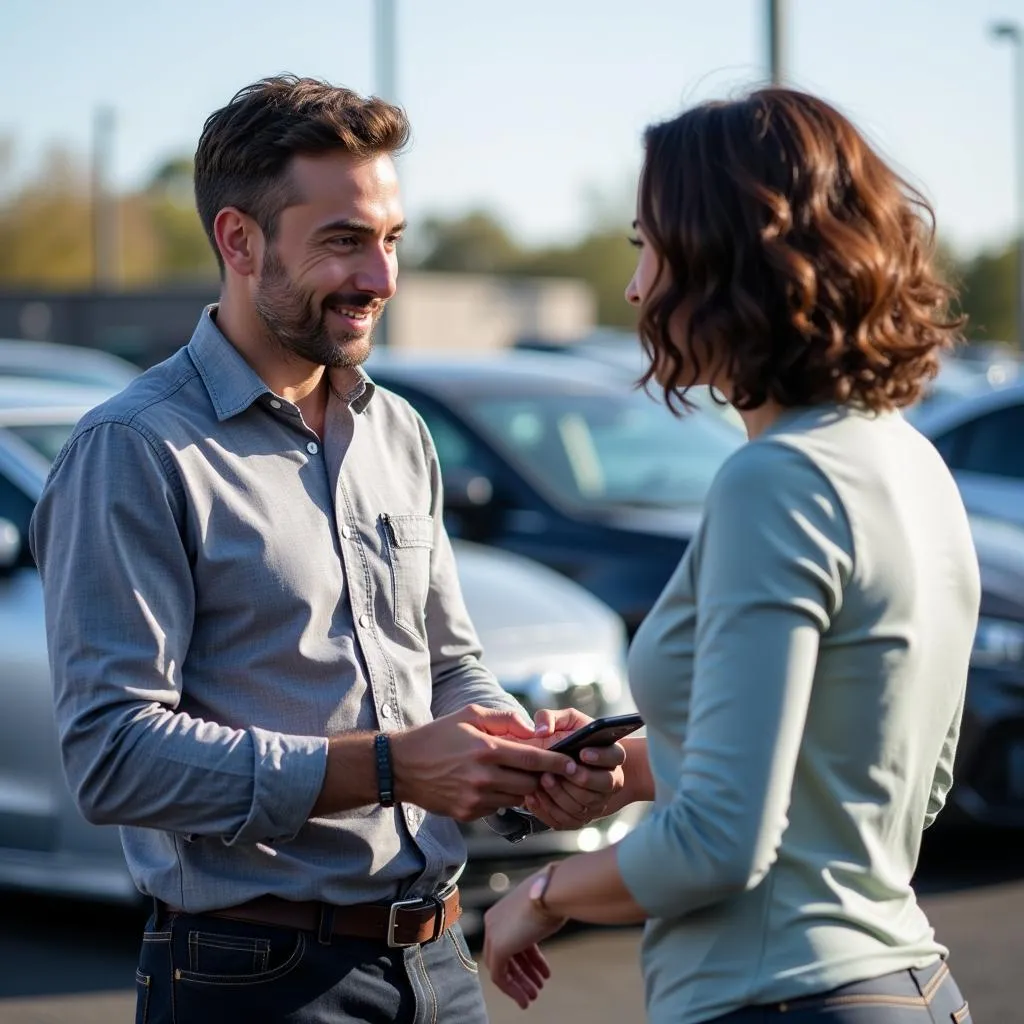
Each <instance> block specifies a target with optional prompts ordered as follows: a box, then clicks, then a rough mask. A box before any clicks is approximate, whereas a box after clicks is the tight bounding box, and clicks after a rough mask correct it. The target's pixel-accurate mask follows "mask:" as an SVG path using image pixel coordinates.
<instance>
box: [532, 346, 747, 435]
mask: <svg viewBox="0 0 1024 1024" xmlns="http://www.w3.org/2000/svg"><path fill="white" fill-rule="evenodd" d="M515 347H516V348H517V349H518V350H519V351H524V352H545V353H548V354H550V355H562V356H572V357H574V358H577V359H587V360H590V361H591V362H596V363H600V364H602V365H603V366H607V367H610V368H611V369H614V370H618V371H619V373H621V374H622V378H623V381H624V382H627V383H630V384H631V383H633V382H635V381H636V380H638V379H639V378H640V376H641V375H642V374H643V373H644V371H645V370H646V369H647V365H648V360H647V356H646V354H645V353H644V350H643V347H642V346H641V344H640V340H639V338H638V337H637V335H636V332H635V331H632V332H631V331H625V330H622V329H620V328H616V327H599V328H597V329H596V330H594V331H591V333H590V334H587V335H585V336H584V337H582V338H578V339H576V340H575V341H558V340H552V339H544V338H529V337H524V338H520V339H519V340H518V341H517V342H516V346H515ZM650 387H651V389H652V392H653V393H654V394H658V386H657V384H653V383H652V384H651V385H650ZM686 397H687V401H689V402H690V403H692V404H693V405H694V406H696V407H697V408H698V409H700V410H702V411H703V412H710V413H713V414H714V415H715V416H720V417H721V418H722V419H723V420H725V421H726V423H728V424H730V425H731V426H733V427H735V428H736V429H737V430H740V431H742V432H743V433H744V434H746V428H745V427H744V426H743V420H742V419H740V415H739V413H738V412H736V410H735V409H734V408H733V407H732V406H731V405H729V404H728V403H727V402H724V401H723V400H722V398H721V396H720V395H719V396H717V398H716V396H715V394H714V393H713V392H712V390H711V388H709V387H705V386H703V385H696V386H694V387H692V388H690V390H689V392H688V394H687V396H686Z"/></svg>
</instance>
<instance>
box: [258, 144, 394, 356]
mask: <svg viewBox="0 0 1024 1024" xmlns="http://www.w3.org/2000/svg"><path fill="white" fill-rule="evenodd" d="M290 173H291V183H292V186H293V188H294V189H295V191H296V193H297V195H298V196H299V200H298V202H297V203H295V204H293V205H291V206H287V207H285V208H284V209H283V210H282V211H281V212H280V213H279V215H278V221H277V233H276V235H275V238H274V241H273V243H272V244H271V245H269V246H268V247H267V249H266V251H265V253H264V258H263V266H262V271H261V273H260V276H259V279H258V281H257V282H256V289H255V294H254V303H255V307H256V313H257V315H258V316H259V318H260V320H262V322H263V324H264V325H265V326H266V328H267V331H268V333H269V334H270V335H271V337H273V338H274V339H275V340H276V341H278V342H279V343H280V344H281V345H282V346H283V347H284V348H285V349H287V350H288V351H289V352H291V353H292V354H293V355H296V356H298V357H299V358H301V359H304V360H307V361H308V362H310V363H315V364H317V365H319V366H358V365H359V364H360V363H362V362H364V361H365V359H366V358H367V356H368V355H369V354H370V349H371V347H372V340H371V334H372V332H373V325H374V324H375V323H376V321H377V320H378V319H379V318H380V315H381V313H382V312H383V309H384V304H385V303H386V302H387V300H388V299H390V298H391V296H392V295H394V294H395V286H396V282H397V277H398V259H397V253H396V246H397V242H398V239H399V237H400V235H401V233H402V230H403V229H404V227H405V222H404V219H403V215H402V205H401V200H400V197H399V192H398V178H397V176H396V174H395V166H394V162H393V161H392V160H391V158H390V157H389V156H376V157H370V158H365V159H361V160H357V159H354V158H353V157H350V156H348V155H346V154H344V153H327V154H323V155H319V156H297V157H295V158H294V159H293V160H292V164H291V172H290Z"/></svg>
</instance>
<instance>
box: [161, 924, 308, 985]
mask: <svg viewBox="0 0 1024 1024" xmlns="http://www.w3.org/2000/svg"><path fill="white" fill-rule="evenodd" d="M283 934H286V935H288V937H289V938H288V941H287V944H282V943H281V942H279V941H278V940H277V939H274V940H271V939H269V938H263V937H256V936H248V935H236V934H230V933H218V932H210V931H190V932H189V933H188V969H187V970H185V969H182V968H179V969H178V970H176V971H175V972H174V978H175V980H176V981H187V982H194V983H196V984H202V985H258V984H262V983H265V982H270V981H277V980H278V979H279V978H282V977H284V976H285V975H286V974H289V973H291V972H292V971H293V970H295V968H296V967H298V966H299V964H300V963H301V962H302V958H303V955H304V954H305V951H306V939H305V936H304V935H303V934H302V932H294V933H292V932H286V933H283Z"/></svg>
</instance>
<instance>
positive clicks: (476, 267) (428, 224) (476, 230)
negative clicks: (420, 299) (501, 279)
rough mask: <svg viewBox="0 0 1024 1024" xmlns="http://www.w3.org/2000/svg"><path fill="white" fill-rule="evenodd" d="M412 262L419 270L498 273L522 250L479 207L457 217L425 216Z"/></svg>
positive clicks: (511, 263)
mask: <svg viewBox="0 0 1024 1024" xmlns="http://www.w3.org/2000/svg"><path fill="white" fill-rule="evenodd" d="M420 232H421V242H420V246H421V248H422V249H423V255H422V256H421V257H420V258H419V260H418V261H416V265H417V266H418V267H420V269H422V270H448V271H453V272H456V273H469V274H500V273H503V272H506V271H508V270H510V269H511V268H512V267H514V266H515V265H516V264H517V263H518V262H519V260H520V259H522V256H523V252H522V250H521V249H520V248H519V246H518V245H517V244H516V242H515V241H513V239H512V236H511V235H510V234H509V233H508V231H507V230H506V229H505V227H504V225H503V224H502V223H501V222H500V221H499V220H498V219H497V218H496V217H494V216H492V215H491V214H489V213H486V212H484V211H483V210H473V211H471V212H470V213H466V214H463V215H462V216H460V217H454V218H444V217H428V218H427V220H426V221H425V222H424V223H423V226H422V228H421V229H420Z"/></svg>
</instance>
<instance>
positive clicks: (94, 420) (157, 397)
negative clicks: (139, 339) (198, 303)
mask: <svg viewBox="0 0 1024 1024" xmlns="http://www.w3.org/2000/svg"><path fill="white" fill-rule="evenodd" d="M201 381H202V378H201V377H200V376H199V372H198V371H197V370H196V367H195V364H194V363H193V362H192V359H191V358H190V356H189V354H188V349H187V348H184V347H183V348H181V349H179V350H178V351H177V352H175V353H174V354H173V355H172V356H170V357H169V358H167V359H165V360H164V361H163V362H162V363H157V364H156V365H155V366H152V367H150V368H149V369H148V370H145V371H143V373H141V374H140V375H139V376H138V377H136V378H135V379H134V380H133V381H132V382H131V383H130V384H128V386H127V387H125V388H124V389H123V390H121V391H119V392H118V393H117V394H116V395H113V396H112V397H110V398H108V399H106V401H104V402H101V403H100V404H99V405H97V406H96V407H95V408H93V409H91V410H89V412H87V413H86V414H85V415H84V416H83V417H82V419H81V420H79V422H78V424H77V425H76V427H75V431H74V435H73V437H78V436H81V435H82V434H83V433H85V432H87V431H91V430H94V429H96V428H97V427H101V426H104V425H107V424H121V425H124V426H129V427H134V428H135V429H137V430H139V431H140V432H142V433H152V434H154V435H158V436H162V435H163V434H164V432H165V428H166V426H167V424H168V423H170V422H172V421H175V420H178V419H180V417H181V415H182V413H183V412H191V413H192V414H194V413H195V412H196V411H197V410H196V403H197V398H198V397H199V395H198V391H197V388H196V385H197V384H200V385H201Z"/></svg>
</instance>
